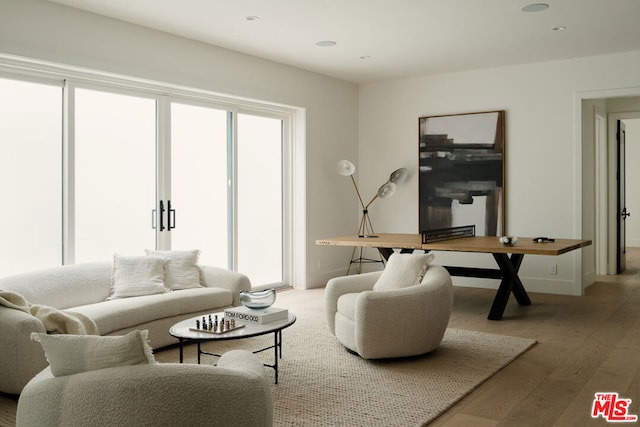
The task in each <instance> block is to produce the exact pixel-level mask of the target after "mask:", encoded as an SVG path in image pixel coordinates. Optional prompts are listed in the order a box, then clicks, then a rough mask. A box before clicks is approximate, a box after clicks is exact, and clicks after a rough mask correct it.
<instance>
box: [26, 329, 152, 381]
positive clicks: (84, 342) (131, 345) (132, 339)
mask: <svg viewBox="0 0 640 427" xmlns="http://www.w3.org/2000/svg"><path fill="white" fill-rule="evenodd" d="M148 335H149V331H147V330H143V331H139V330H135V331H131V332H129V333H128V334H126V335H122V336H113V337H100V336H96V335H66V334H60V335H47V334H45V333H38V332H32V333H31V339H32V340H33V341H37V342H39V343H40V344H41V345H42V349H43V350H44V352H45V354H46V356H47V360H48V361H49V365H50V366H51V373H52V374H53V375H54V376H56V377H61V376H64V375H72V374H77V373H80V372H88V371H95V370H98V369H105V368H113V367H116V366H127V365H140V364H149V363H156V361H155V358H154V357H153V350H152V349H151V347H150V346H149V344H148V343H147V339H148Z"/></svg>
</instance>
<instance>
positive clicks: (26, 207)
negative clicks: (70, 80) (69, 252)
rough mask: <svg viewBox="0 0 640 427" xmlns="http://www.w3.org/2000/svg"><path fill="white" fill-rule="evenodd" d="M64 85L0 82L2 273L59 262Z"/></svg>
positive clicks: (2, 274) (57, 263)
mask: <svg viewBox="0 0 640 427" xmlns="http://www.w3.org/2000/svg"><path fill="white" fill-rule="evenodd" d="M61 100H62V85H61V84H58V85H55V84H48V83H46V84H45V83H33V82H27V81H19V80H8V79H0V152H1V153H2V155H1V156H0V200H1V201H2V208H1V209H0V224H2V227H3V232H2V244H0V275H1V276H6V275H10V274H14V273H18V272H22V271H26V270H30V269H33V268H34V266H36V267H53V266H55V265H59V264H60V263H61V262H62V174H61V171H62V150H61V147H62V120H61V117H62V102H61Z"/></svg>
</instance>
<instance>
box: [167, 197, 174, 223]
mask: <svg viewBox="0 0 640 427" xmlns="http://www.w3.org/2000/svg"><path fill="white" fill-rule="evenodd" d="M172 218H173V221H172V220H171V219H172ZM167 225H168V227H167V229H168V230H173V229H174V228H176V210H175V209H171V200H167Z"/></svg>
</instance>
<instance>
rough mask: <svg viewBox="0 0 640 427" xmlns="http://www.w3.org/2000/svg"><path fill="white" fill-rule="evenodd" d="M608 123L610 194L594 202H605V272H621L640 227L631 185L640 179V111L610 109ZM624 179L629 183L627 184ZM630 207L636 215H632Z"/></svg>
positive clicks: (636, 195) (638, 237) (639, 242)
mask: <svg viewBox="0 0 640 427" xmlns="http://www.w3.org/2000/svg"><path fill="white" fill-rule="evenodd" d="M607 125H608V135H609V136H608V141H607V144H608V147H609V148H608V150H607V151H608V155H609V157H610V158H609V159H608V162H607V163H608V166H609V171H608V173H607V180H608V193H609V195H608V197H607V198H599V199H598V200H597V204H598V205H600V204H601V203H608V216H609V218H608V221H607V222H608V233H607V236H608V237H607V247H608V253H607V258H608V268H607V271H606V274H620V273H622V272H624V270H625V269H626V268H628V265H627V260H626V258H627V255H628V249H629V248H632V247H640V228H639V227H638V224H637V223H639V222H640V209H636V208H635V206H637V205H638V204H640V201H639V199H640V194H639V193H638V191H634V190H635V187H634V185H633V183H635V182H637V180H638V179H640V178H639V177H640V174H639V173H637V172H636V170H635V169H636V168H634V167H633V163H634V159H637V158H638V154H637V150H638V149H639V146H640V111H627V112H614V113H609V114H608V124H607ZM627 125H630V126H629V127H630V132H631V133H629V130H627V129H626V127H627ZM627 183H630V185H626V184H627ZM633 211H635V212H636V215H633V216H632V215H631V212H633ZM597 226H598V227H599V226H600V224H597ZM629 226H631V228H629ZM600 231H601V230H600ZM596 234H597V235H599V234H601V233H600V232H599V233H596ZM601 274H605V273H604V272H602V273H601Z"/></svg>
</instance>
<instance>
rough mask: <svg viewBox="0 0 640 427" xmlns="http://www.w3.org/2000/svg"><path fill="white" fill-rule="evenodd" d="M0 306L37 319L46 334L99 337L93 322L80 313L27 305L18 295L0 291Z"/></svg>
mask: <svg viewBox="0 0 640 427" xmlns="http://www.w3.org/2000/svg"><path fill="white" fill-rule="evenodd" d="M0 305H3V306H5V307H9V308H13V309H15V310H20V311H24V312H25V313H29V314H31V315H32V316H35V317H37V318H38V319H40V321H41V322H42V323H43V324H44V327H45V329H46V330H47V332H55V333H59V334H73V335H99V334H98V328H97V326H96V324H95V322H94V321H93V320H91V319H89V318H88V317H87V316H85V315H83V314H80V313H67V312H64V311H62V310H58V309H57V308H55V307H49V306H46V305H38V304H29V302H28V301H27V300H26V299H25V298H24V297H23V296H22V295H20V294H17V293H15V292H11V291H6V290H2V289H0Z"/></svg>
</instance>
